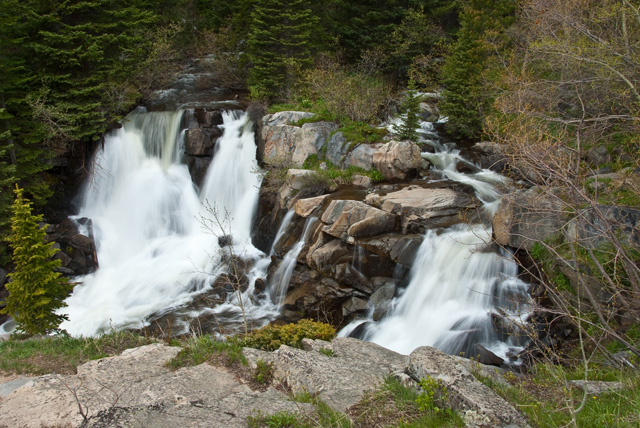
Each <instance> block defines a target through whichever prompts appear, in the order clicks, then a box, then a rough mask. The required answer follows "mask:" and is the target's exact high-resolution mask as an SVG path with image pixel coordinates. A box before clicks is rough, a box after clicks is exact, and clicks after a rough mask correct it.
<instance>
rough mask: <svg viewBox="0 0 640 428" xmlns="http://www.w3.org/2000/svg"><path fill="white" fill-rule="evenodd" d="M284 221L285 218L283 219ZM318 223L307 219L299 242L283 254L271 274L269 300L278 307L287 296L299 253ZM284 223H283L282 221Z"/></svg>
mask: <svg viewBox="0 0 640 428" xmlns="http://www.w3.org/2000/svg"><path fill="white" fill-rule="evenodd" d="M285 220H286V217H285ZM317 222H318V217H309V218H307V221H306V222H305V224H304V230H303V231H302V236H301V237H300V240H299V241H298V242H296V244H295V245H294V246H293V247H291V249H290V250H289V251H288V252H287V254H285V256H284V258H283V259H282V262H280V266H278V269H277V270H276V272H275V273H274V274H273V278H271V280H270V283H271V285H270V294H271V300H272V301H273V302H274V303H275V304H276V305H278V306H280V305H281V304H282V301H283V300H284V298H285V295H286V294H287V288H288V287H289V281H290V280H291V275H292V274H293V269H294V268H295V267H296V263H297V262H298V256H299V255H300V251H302V248H304V245H305V243H306V242H307V239H308V238H309V235H310V234H311V232H312V231H313V229H314V228H313V227H314V226H315V225H316V223H317ZM283 223H284V221H283Z"/></svg>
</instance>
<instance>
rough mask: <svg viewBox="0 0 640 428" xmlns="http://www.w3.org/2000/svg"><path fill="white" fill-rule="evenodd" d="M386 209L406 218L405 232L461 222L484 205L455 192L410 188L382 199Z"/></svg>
mask: <svg viewBox="0 0 640 428" xmlns="http://www.w3.org/2000/svg"><path fill="white" fill-rule="evenodd" d="M380 200H381V202H382V207H381V208H382V210H383V211H386V212H388V213H392V214H398V215H401V216H402V230H403V233H411V232H418V231H420V232H423V231H424V230H425V229H431V228H435V227H446V226H451V225H453V224H456V223H460V222H461V221H462V220H463V218H462V216H461V214H464V212H465V211H471V210H473V211H472V213H471V214H475V211H476V210H477V209H478V208H479V207H480V202H479V201H478V200H477V199H476V198H475V196H473V195H469V194H467V193H464V192H459V191H456V190H453V189H425V188H422V187H420V186H409V187H406V188H404V189H402V190H399V191H397V192H392V193H388V194H387V195H385V196H382V197H381V198H380Z"/></svg>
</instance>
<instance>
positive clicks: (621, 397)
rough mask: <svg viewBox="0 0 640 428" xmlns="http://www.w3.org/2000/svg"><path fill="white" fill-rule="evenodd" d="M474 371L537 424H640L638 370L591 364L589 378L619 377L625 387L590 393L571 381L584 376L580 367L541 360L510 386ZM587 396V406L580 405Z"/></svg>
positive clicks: (595, 426) (593, 426) (592, 426)
mask: <svg viewBox="0 0 640 428" xmlns="http://www.w3.org/2000/svg"><path fill="white" fill-rule="evenodd" d="M474 375H475V376H476V377H477V378H478V379H479V380H480V381H481V382H483V383H485V384H486V385H487V386H489V387H491V388H492V389H494V390H495V391H496V392H497V393H498V394H500V395H501V396H502V397H503V398H505V399H506V400H508V401H510V402H511V403H512V404H513V405H514V406H515V407H516V408H517V409H519V410H521V411H522V412H523V413H525V414H526V415H527V417H528V418H529V420H530V422H531V424H532V425H533V426H538V427H563V426H578V427H580V428H599V427H638V426H640V376H638V374H637V373H636V372H632V371H627V370H619V369H612V368H607V367H602V366H597V365H594V367H590V370H589V380H605V381H610V380H617V381H620V382H622V383H623V385H624V389H623V390H622V391H616V392H613V391H612V392H607V393H602V394H598V395H588V396H585V394H584V392H583V391H582V390H580V389H578V388H576V387H573V386H571V385H570V384H569V383H568V381H570V380H578V379H583V378H584V375H583V373H582V371H581V369H580V368H565V367H562V366H559V365H551V364H538V365H536V366H535V367H534V368H533V369H532V371H531V373H530V374H528V375H526V376H523V377H521V378H516V377H515V376H514V377H512V378H510V379H509V380H510V386H504V385H500V384H496V383H493V382H492V380H491V379H489V378H485V377H482V376H479V375H478V374H477V373H474ZM583 399H584V400H585V401H584V406H582V408H580V405H581V403H582V401H583ZM578 409H579V411H577V412H576V410H578ZM574 422H575V425H574Z"/></svg>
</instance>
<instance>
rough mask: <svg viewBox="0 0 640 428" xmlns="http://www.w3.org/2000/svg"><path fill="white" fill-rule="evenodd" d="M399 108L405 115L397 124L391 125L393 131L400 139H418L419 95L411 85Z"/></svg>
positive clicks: (414, 140)
mask: <svg viewBox="0 0 640 428" xmlns="http://www.w3.org/2000/svg"><path fill="white" fill-rule="evenodd" d="M400 110H401V111H402V112H404V114H405V117H404V118H402V120H401V122H400V123H399V124H397V125H394V126H393V132H395V133H396V134H397V135H398V138H399V139H400V140H408V141H413V142H416V141H418V132H417V129H418V127H419V126H420V116H419V112H420V96H419V95H418V93H417V92H416V90H415V88H413V86H412V85H410V86H409V89H408V90H407V92H406V94H405V98H404V100H403V101H402V104H400Z"/></svg>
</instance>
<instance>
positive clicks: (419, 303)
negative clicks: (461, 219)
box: [339, 123, 530, 358]
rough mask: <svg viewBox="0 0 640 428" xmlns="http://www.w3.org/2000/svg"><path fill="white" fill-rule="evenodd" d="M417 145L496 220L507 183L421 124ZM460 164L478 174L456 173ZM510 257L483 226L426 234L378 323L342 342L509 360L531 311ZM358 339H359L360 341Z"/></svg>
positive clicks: (435, 166)
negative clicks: (487, 353) (485, 353)
mask: <svg viewBox="0 0 640 428" xmlns="http://www.w3.org/2000/svg"><path fill="white" fill-rule="evenodd" d="M419 135H420V139H421V143H422V144H428V145H430V146H431V147H433V148H434V149H435V153H423V157H424V158H426V159H428V160H429V161H430V162H431V164H432V169H433V170H434V172H436V173H439V174H440V175H441V176H442V178H443V179H449V180H452V181H455V182H459V183H463V184H467V185H469V186H471V187H472V188H473V189H474V190H475V194H476V196H477V197H478V199H480V200H481V201H482V202H483V206H484V208H483V209H484V210H485V212H487V213H488V214H489V215H493V214H495V212H496V211H497V209H498V207H499V205H500V200H501V196H500V193H499V192H498V191H497V190H496V185H497V184H502V183H505V178H504V177H502V176H500V175H499V174H496V173H494V172H492V171H489V170H481V169H479V168H478V167H476V166H475V165H473V164H472V163H471V162H469V161H468V160H466V159H464V158H463V157H461V156H460V151H459V150H458V149H456V148H455V147H454V145H453V144H443V143H441V142H440V141H439V140H438V138H439V136H438V135H437V133H435V132H433V125H432V124H430V123H423V124H422V127H421V129H420V130H419ZM459 162H462V163H465V164H467V165H468V166H469V167H471V169H472V170H476V171H477V172H474V173H470V174H465V173H461V172H458V171H457V169H456V166H457V164H458V163H459ZM516 276H517V266H516V264H515V262H514V260H513V257H512V256H511V255H510V254H509V253H507V252H505V251H502V250H498V249H497V248H494V246H493V245H492V241H491V228H490V226H487V225H483V224H475V225H469V224H459V225H456V226H452V227H450V228H448V229H445V230H439V231H436V230H429V231H427V233H426V235H425V238H424V240H423V242H422V244H421V246H420V248H419V250H418V253H417V255H416V258H415V260H414V262H413V266H412V268H411V272H410V278H409V284H408V286H407V287H406V289H404V290H401V291H400V292H399V293H398V296H397V297H395V298H394V299H393V301H392V302H391V309H390V310H389V311H388V313H387V315H386V316H385V317H384V318H383V319H382V320H380V321H379V322H377V323H376V322H373V321H372V320H371V319H368V320H365V321H362V320H360V321H354V322H353V323H351V324H350V325H348V326H346V327H345V328H344V329H343V330H342V331H341V332H340V334H339V335H340V336H347V335H349V334H351V332H355V331H356V330H355V329H356V327H358V326H359V325H360V324H363V322H366V323H367V324H364V325H362V326H361V327H365V328H364V329H362V328H358V330H360V333H359V334H360V335H361V337H362V338H363V339H365V340H369V341H372V342H375V343H377V344H379V345H382V346H384V347H386V348H389V349H392V350H394V351H396V352H400V353H404V354H408V353H410V352H411V351H412V350H413V349H415V348H416V347H418V346H423V345H429V346H435V347H437V348H439V349H440V350H442V351H444V352H447V353H449V354H454V355H458V354H464V355H466V356H474V355H476V351H477V348H476V344H479V345H482V346H483V347H485V348H487V349H489V350H491V351H492V352H494V353H495V354H496V355H498V356H501V357H503V358H508V357H510V356H513V355H515V354H517V352H518V351H519V350H520V349H522V345H523V344H522V343H521V340H520V336H519V335H518V327H517V326H518V325H522V324H523V322H524V319H526V317H527V316H528V315H527V314H528V311H529V310H530V306H529V304H530V302H529V296H528V294H527V289H528V285H527V284H526V283H524V282H522V281H521V280H519V279H517V277H516ZM362 332H364V333H362Z"/></svg>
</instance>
